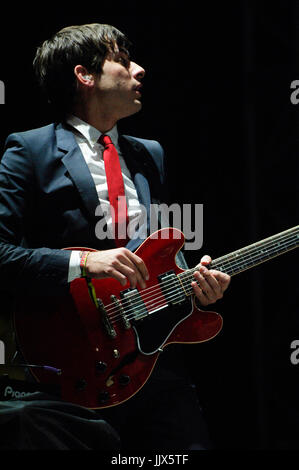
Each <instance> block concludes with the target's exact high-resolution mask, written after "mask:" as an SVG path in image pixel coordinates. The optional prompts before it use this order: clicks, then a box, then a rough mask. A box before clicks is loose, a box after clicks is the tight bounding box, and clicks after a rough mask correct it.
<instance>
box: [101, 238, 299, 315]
mask: <svg viewBox="0 0 299 470" xmlns="http://www.w3.org/2000/svg"><path fill="white" fill-rule="evenodd" d="M291 245H292V244H291V243H289V245H286V244H285V245H284V247H283V249H285V248H290V246H291ZM293 248H295V246H293ZM274 252H275V250H273V253H274ZM278 254H282V252H281V247H280V253H278ZM257 255H258V253H257ZM274 256H275V255H274ZM254 258H255V259H264V257H262V258H261V257H260V256H255V257H252V256H251V260H250V261H252V260H253V259H254ZM216 261H217V260H215V262H214V264H213V263H212V264H213V266H211V267H215V268H217V267H218V265H219V264H220V263H218V262H217V263H216ZM226 263H227V261H226ZM228 264H231V262H228ZM233 264H234V265H235V266H238V265H240V261H239V260H238V261H237V262H236V260H234V263H233ZM229 267H230V268H231V266H229ZM242 267H243V269H242V270H244V262H242ZM248 267H250V265H249V266H247V267H246V268H245V269H247V268H248ZM194 271H196V268H193V269H191V270H187V271H183V272H182V273H180V274H179V276H180V277H182V276H185V277H188V279H182V283H183V287H184V289H185V291H186V289H188V290H189V291H190V293H192V292H193V288H192V286H191V285H190V284H189V282H190V283H191V280H189V277H190V272H191V273H192V272H194ZM192 275H193V273H192ZM167 283H169V284H172V286H171V287H170V289H168V290H169V291H170V293H172V292H173V293H174V295H172V296H169V295H168V297H167V300H168V301H171V300H173V299H175V298H180V297H181V296H182V294H184V292H183V291H182V290H181V289H178V287H176V288H175V289H173V280H170V281H167ZM165 284H166V283H165ZM178 285H179V286H180V284H178ZM171 289H173V291H172V292H171ZM147 290H151V291H152V292H151V297H153V290H159V291H160V292H161V285H160V284H159V285H154V286H151V287H150V288H148V289H144V290H143V291H141V292H144V291H147ZM178 291H179V293H178V294H177V292H178ZM166 292H167V289H163V292H162V295H160V299H161V300H159V297H155V299H154V303H153V302H152V301H150V300H149V299H150V297H148V298H147V299H146V298H145V296H141V298H140V293H139V292H138V293H137V292H136V294H132V296H131V297H130V299H129V300H127V301H126V300H124V301H123V302H122V306H123V308H124V309H125V308H126V305H125V304H126V303H128V304H129V305H128V306H129V307H132V306H133V308H134V305H132V304H133V303H134V297H136V298H137V302H136V304H137V306H138V303H139V304H140V302H147V305H146V307H144V306H143V305H142V307H143V308H142V311H144V308H146V309H147V310H149V309H150V308H152V307H153V305H155V307H154V309H156V308H157V304H158V305H159V302H161V301H162V304H163V305H165V304H167V302H165V293H166ZM132 299H133V302H132ZM150 302H152V304H150ZM162 304H161V305H160V307H161V306H162ZM110 305H111V304H110ZM114 307H115V311H116V312H118V313H119V308H118V307H116V306H115V305H114ZM112 314H113V312H111V309H110V312H109V315H110V320H112V321H114V320H116V319H117V317H113V316H112ZM119 316H120V317H122V314H121V313H119ZM127 318H128V317H127Z"/></svg>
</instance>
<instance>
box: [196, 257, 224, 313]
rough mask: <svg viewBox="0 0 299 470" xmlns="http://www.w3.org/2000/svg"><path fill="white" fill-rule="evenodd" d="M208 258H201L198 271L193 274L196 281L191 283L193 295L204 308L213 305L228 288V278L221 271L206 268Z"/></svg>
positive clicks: (209, 259)
mask: <svg viewBox="0 0 299 470" xmlns="http://www.w3.org/2000/svg"><path fill="white" fill-rule="evenodd" d="M211 261H212V259H211V258H210V256H207V255H205V256H203V257H202V259H201V260H200V264H199V265H198V271H195V272H194V278H195V279H196V281H193V282H192V283H191V285H192V287H193V290H194V293H195V295H196V297H197V298H198V300H199V302H200V304H201V305H203V306H206V305H209V304H213V303H215V302H216V301H217V300H219V299H221V298H222V297H223V292H224V291H225V290H226V289H227V288H228V286H229V283H230V276H229V275H228V274H225V273H222V272H221V271H216V270H213V269H211V270H209V269H207V268H206V266H207V265H209V264H210V263H211Z"/></svg>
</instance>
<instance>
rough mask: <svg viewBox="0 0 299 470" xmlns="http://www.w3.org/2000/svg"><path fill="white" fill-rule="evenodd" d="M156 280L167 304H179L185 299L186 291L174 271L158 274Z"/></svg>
mask: <svg viewBox="0 0 299 470" xmlns="http://www.w3.org/2000/svg"><path fill="white" fill-rule="evenodd" d="M158 280H159V282H160V285H161V289H162V292H163V295H164V297H165V299H166V301H167V303H168V304H169V305H175V304H181V303H183V302H185V300H186V293H185V290H184V289H183V287H182V284H181V282H180V281H179V279H178V277H177V275H176V274H175V272H174V271H167V272H166V273H163V274H160V275H159V276H158Z"/></svg>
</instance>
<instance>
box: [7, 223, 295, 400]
mask: <svg viewBox="0 0 299 470" xmlns="http://www.w3.org/2000/svg"><path fill="white" fill-rule="evenodd" d="M183 244H184V235H183V234H182V232H180V231H179V230H177V229H172V228H167V229H162V230H159V231H158V232H155V233H154V234H152V235H151V236H150V237H149V238H147V239H146V240H145V241H144V242H143V243H142V244H141V245H140V247H139V248H138V250H137V251H136V253H137V254H138V256H140V257H141V258H142V259H143V260H144V262H145V264H146V266H147V268H148V271H149V273H150V279H149V281H148V282H147V287H146V288H145V289H139V288H136V289H132V288H130V286H129V285H127V286H125V287H123V286H121V285H120V283H119V282H118V281H116V280H115V279H112V278H109V279H108V278H107V279H100V280H97V279H92V280H91V282H90V283H89V285H88V283H87V282H86V280H85V279H76V280H74V281H73V282H72V283H71V286H70V294H68V295H66V296H65V297H63V298H47V299H41V298H38V297H36V298H35V300H34V302H33V301H32V299H30V301H29V300H28V301H27V300H26V299H22V303H21V304H19V307H18V308H17V310H16V312H15V327H16V333H17V338H18V342H19V344H20V349H21V351H22V353H23V355H24V357H25V359H26V361H27V363H28V364H34V365H35V367H31V372H32V373H33V374H34V376H35V377H36V379H37V380H38V381H40V382H41V383H45V384H54V385H55V384H56V385H57V386H59V387H60V390H61V394H62V398H63V399H65V400H67V401H69V402H73V403H76V404H79V405H82V406H86V407H88V408H105V407H110V406H114V405H118V404H120V403H122V402H124V401H126V400H128V399H129V398H130V397H132V396H133V395H134V394H135V393H136V392H137V391H138V390H140V389H141V387H142V386H143V385H144V384H145V382H146V381H147V379H148V378H149V376H150V374H151V372H152V370H153V368H154V366H155V363H156V361H157V359H158V357H159V355H160V354H161V353H162V351H163V349H164V348H165V347H166V346H167V345H169V344H171V343H200V342H202V341H207V340H209V339H211V338H213V337H214V336H216V335H217V334H218V333H219V331H220V330H221V328H222V317H221V316H220V315H219V314H218V313H216V312H206V311H201V310H200V309H199V308H198V307H197V306H196V305H195V303H194V295H192V293H193V289H192V287H191V280H193V273H194V271H195V269H196V268H193V269H188V270H182V269H180V268H179V267H178V266H177V265H176V263H175V256H176V254H177V252H178V251H179V250H180V249H181V247H182V246H183ZM298 245H299V226H297V227H293V228H291V229H289V230H286V231H284V232H281V233H279V234H277V235H274V236H273V237H269V238H267V239H265V240H262V241H259V242H258V243H254V244H252V245H249V246H247V247H245V248H242V249H240V250H237V251H234V252H233V253H230V254H228V255H226V256H223V257H221V258H218V259H216V260H214V261H213V262H212V263H211V265H210V267H211V268H213V269H217V270H220V271H223V272H226V273H228V274H229V275H231V276H232V275H235V274H238V273H240V272H242V271H244V270H246V269H249V268H251V267H253V266H256V265H257V264H260V263H262V262H265V261H267V260H269V259H271V258H273V257H275V256H278V255H281V254H283V253H285V252H287V251H289V250H292V249H294V248H296V247H298ZM78 249H79V248H78ZM36 365H38V367H37V366H36Z"/></svg>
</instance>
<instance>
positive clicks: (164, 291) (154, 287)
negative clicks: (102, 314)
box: [106, 245, 289, 315]
mask: <svg viewBox="0 0 299 470" xmlns="http://www.w3.org/2000/svg"><path fill="white" fill-rule="evenodd" d="M283 248H284V249H285V248H289V246H287V245H285V246H284V247H283ZM280 251H281V250H280ZM273 252H274V251H273ZM281 254H282V253H281ZM254 258H255V259H261V257H260V256H258V254H257V256H255V257H254ZM254 258H253V257H252V256H251V259H250V261H251V262H252V260H253V259H254ZM262 259H263V258H262ZM216 261H217V260H215V261H214V263H213V266H212V267H217V266H218V264H219V263H216ZM236 261H237V262H236ZM228 264H231V262H228ZM233 264H234V267H236V266H238V265H240V260H234V263H233ZM242 266H243V270H244V262H242ZM248 267H250V266H248ZM228 268H232V266H228ZM196 269H197V268H193V269H191V270H187V271H183V272H182V273H180V274H179V276H180V277H182V276H185V277H186V276H187V277H188V278H189V277H190V273H192V274H193V272H194V271H196ZM246 269H247V267H246ZM183 282H185V286H186V280H184V279H183ZM190 282H191V281H190ZM167 283H168V284H171V286H170V290H171V289H172V288H173V280H170V281H167ZM165 285H166V283H165V284H164V287H165ZM188 288H189V279H188ZM153 289H158V290H160V291H161V288H160V284H159V285H154V286H151V287H150V288H148V289H144V290H143V291H141V292H142V293H145V291H148V290H151V291H153ZM177 290H178V289H177V288H176V291H177ZM192 290H193V289H192V287H191V291H192ZM165 293H167V289H165V288H164V290H163V294H165ZM151 294H153V292H151ZM181 294H182V292H180V294H179V295H181ZM134 297H136V298H137V301H138V302H139V303H140V300H143V301H144V300H145V301H146V300H148V299H145V298H144V296H142V299H140V295H139V292H136V293H135V294H132V295H131V296H130V299H128V300H126V299H124V300H123V301H122V305H123V306H124V308H125V307H126V304H127V303H128V304H129V305H128V306H129V307H132V303H133V302H132V301H133V300H134ZM163 298H164V295H163ZM110 305H113V307H115V310H116V311H119V308H118V307H116V306H115V305H114V304H110ZM107 307H108V306H107ZM107 307H106V308H107ZM111 310H113V309H110V311H109V314H110V315H111V314H112V313H113V312H112V311H111Z"/></svg>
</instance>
